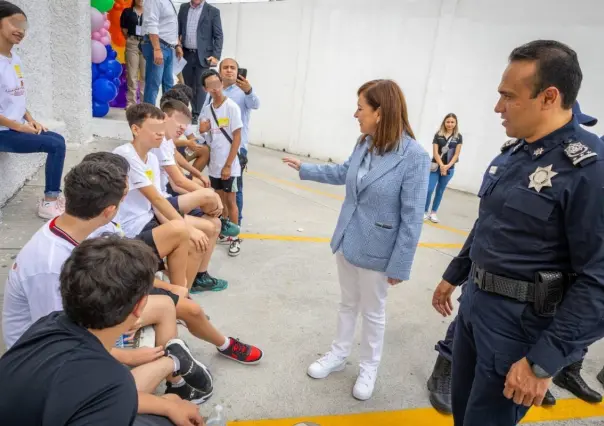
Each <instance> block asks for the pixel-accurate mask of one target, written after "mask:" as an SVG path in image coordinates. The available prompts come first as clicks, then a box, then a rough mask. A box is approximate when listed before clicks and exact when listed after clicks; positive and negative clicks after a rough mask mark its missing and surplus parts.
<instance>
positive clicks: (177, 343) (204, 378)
mask: <svg viewBox="0 0 604 426" xmlns="http://www.w3.org/2000/svg"><path fill="white" fill-rule="evenodd" d="M166 355H168V356H170V357H174V358H176V359H177V360H178V362H179V363H180V368H179V369H178V371H177V372H176V374H177V375H180V376H181V377H182V378H183V379H184V380H185V382H187V383H188V384H189V385H191V386H192V387H193V388H195V389H197V390H198V391H200V392H202V393H204V394H210V395H211V394H212V392H213V391H214V379H213V377H212V374H211V373H210V370H209V369H208V367H206V366H205V365H203V364H202V363H201V362H199V361H197V360H196V359H195V358H193V355H192V354H191V351H190V349H189V347H188V346H187V344H186V343H185V342H184V341H182V340H181V339H172V340H170V341H169V342H168V343H166Z"/></svg>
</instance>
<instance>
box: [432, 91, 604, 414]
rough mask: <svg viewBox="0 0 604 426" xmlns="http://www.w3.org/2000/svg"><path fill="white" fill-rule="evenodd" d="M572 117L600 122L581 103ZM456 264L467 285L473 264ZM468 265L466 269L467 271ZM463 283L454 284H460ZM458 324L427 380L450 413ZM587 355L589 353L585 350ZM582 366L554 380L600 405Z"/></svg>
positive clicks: (437, 404)
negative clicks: (452, 372)
mask: <svg viewBox="0 0 604 426" xmlns="http://www.w3.org/2000/svg"><path fill="white" fill-rule="evenodd" d="M572 111H573V115H574V116H575V117H576V118H577V121H578V122H579V124H581V125H583V126H588V127H591V126H595V125H596V124H597V123H598V119H597V118H594V117H591V116H589V115H587V114H584V113H583V112H582V111H581V106H580V105H579V102H577V101H576V102H575V103H574V104H573V108H572ZM453 262H455V263H458V264H459V268H458V270H461V271H464V272H463V274H462V275H461V277H460V278H461V280H462V282H465V281H466V279H467V276H468V274H469V273H470V268H471V265H472V263H471V261H470V260H469V259H468V258H465V259H464V258H459V257H458V258H456V259H455V260H454V261H453ZM464 265H465V269H464ZM460 284H461V283H454V285H456V286H457V285H460ZM456 325H457V317H455V319H454V320H453V321H452V322H451V324H450V325H449V328H448V329H447V334H446V335H445V338H444V339H443V340H440V341H439V342H438V343H437V344H436V346H435V349H436V351H437V352H438V357H437V358H436V363H435V364H434V369H433V370H432V374H431V375H430V378H429V379H428V383H427V387H428V391H429V396H430V403H431V404H432V406H433V407H434V408H435V409H436V410H437V411H439V412H441V413H444V414H450V413H451V412H452V410H451V360H452V357H453V337H454V335H455V326H456ZM585 352H587V350H585ZM582 367H583V358H582V359H581V360H579V361H577V362H574V363H573V364H571V365H569V366H568V367H564V368H563V369H562V371H561V372H560V373H558V374H557V375H556V377H554V383H555V384H556V385H558V386H560V387H561V388H564V389H566V390H568V391H569V392H571V393H573V394H574V395H576V396H577V397H578V398H581V399H582V400H584V401H587V402H591V403H598V402H601V401H602V395H601V394H600V393H598V392H597V391H595V390H594V389H592V388H590V387H589V385H588V384H587V383H586V382H585V380H583V378H582V377H581V368H582ZM600 376H601V378H602V380H601V381H602V382H603V383H604V369H602V372H601V374H600V375H599V376H598V377H600ZM555 404H556V398H555V397H554V396H553V395H552V394H551V392H550V391H549V390H548V391H547V392H546V394H545V397H544V398H543V403H542V405H544V406H551V405H555Z"/></svg>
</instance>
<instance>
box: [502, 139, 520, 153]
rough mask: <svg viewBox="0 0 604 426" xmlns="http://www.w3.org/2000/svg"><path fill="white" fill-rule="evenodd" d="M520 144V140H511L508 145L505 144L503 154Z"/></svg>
mask: <svg viewBox="0 0 604 426" xmlns="http://www.w3.org/2000/svg"><path fill="white" fill-rule="evenodd" d="M518 142H520V140H518V139H510V140H509V141H507V142H506V143H504V144H503V145H502V146H501V152H505V151H507V150H508V149H510V148H511V147H512V146H514V145H516V144H517V143H518Z"/></svg>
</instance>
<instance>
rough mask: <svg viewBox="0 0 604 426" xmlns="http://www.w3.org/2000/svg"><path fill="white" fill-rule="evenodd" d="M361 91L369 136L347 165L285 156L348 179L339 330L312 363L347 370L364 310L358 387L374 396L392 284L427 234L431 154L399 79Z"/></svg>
mask: <svg viewBox="0 0 604 426" xmlns="http://www.w3.org/2000/svg"><path fill="white" fill-rule="evenodd" d="M358 97H359V100H358V109H357V111H356V113H355V117H356V118H357V119H358V121H359V125H360V128H361V133H362V136H361V137H360V138H359V140H358V143H357V144H356V146H355V148H354V151H353V152H352V155H351V156H350V158H349V159H348V160H347V161H346V162H345V163H344V164H325V165H317V164H306V163H304V164H303V163H301V162H300V160H297V159H295V158H284V159H283V162H284V163H286V164H287V165H289V166H290V167H292V168H294V169H296V170H298V171H299V174H300V178H301V179H306V180H313V181H316V182H322V183H329V184H332V185H346V198H345V200H344V204H343V205H342V210H341V212H340V217H339V219H338V224H337V226H336V230H335V232H334V235H333V238H332V241H331V248H332V250H333V252H334V253H335V254H336V262H337V266H338V275H339V280H340V287H341V291H342V296H341V303H340V309H339V315H338V329H337V334H336V338H335V340H334V341H333V344H332V347H331V350H330V351H329V352H327V353H326V354H325V355H324V356H323V357H322V358H321V359H319V360H317V361H316V362H314V363H313V364H312V365H311V366H310V367H309V368H308V375H309V376H310V377H312V378H315V379H323V378H325V377H327V376H328V375H329V374H330V373H332V372H334V371H341V370H343V369H344V367H345V366H346V358H347V357H348V356H349V355H350V351H351V349H352V344H353V338H354V332H355V324H356V319H357V316H358V314H359V313H360V314H361V315H362V318H363V330H362V337H361V353H360V373H359V376H358V378H357V380H356V383H355V385H354V388H353V392H352V393H353V396H354V397H355V398H357V399H359V400H367V399H369V398H371V395H372V394H373V389H374V386H375V381H376V377H377V370H378V367H379V363H380V359H381V356H382V349H383V344H384V331H385V326H386V311H385V306H386V295H387V293H388V287H389V286H390V285H396V284H399V283H400V282H402V281H406V280H408V279H409V273H410V271H411V265H412V263H413V258H414V256H415V251H416V248H417V244H418V241H419V236H420V233H421V229H422V221H423V214H424V203H425V201H426V194H427V190H428V175H429V169H430V168H429V164H430V158H429V156H428V154H427V152H426V151H425V150H424V149H423V148H422V147H421V146H420V145H419V144H418V143H417V142H416V141H415V139H414V135H413V131H412V130H411V126H410V125H409V120H408V118H407V105H406V102H405V97H404V96H403V92H402V91H401V89H400V87H399V86H398V85H397V84H396V83H395V82H393V81H391V80H374V81H370V82H368V83H366V84H364V85H363V86H362V87H361V88H360V89H359V91H358Z"/></svg>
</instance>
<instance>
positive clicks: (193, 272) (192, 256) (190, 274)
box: [187, 241, 211, 290]
mask: <svg viewBox="0 0 604 426" xmlns="http://www.w3.org/2000/svg"><path fill="white" fill-rule="evenodd" d="M210 243H211V241H210ZM204 258H205V253H204V252H200V251H197V249H196V248H195V246H194V245H193V243H190V244H189V263H188V264H187V288H188V289H189V290H190V289H191V287H192V286H193V282H194V281H195V277H196V276H197V273H198V272H199V265H200V264H201V262H202V261H203V259H204Z"/></svg>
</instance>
